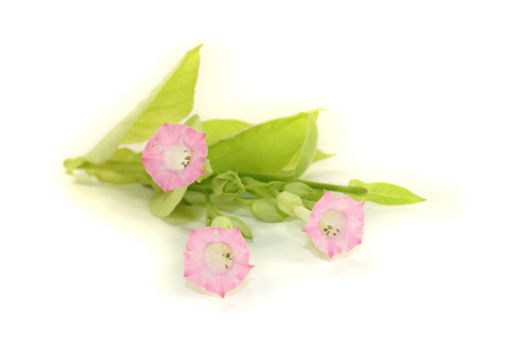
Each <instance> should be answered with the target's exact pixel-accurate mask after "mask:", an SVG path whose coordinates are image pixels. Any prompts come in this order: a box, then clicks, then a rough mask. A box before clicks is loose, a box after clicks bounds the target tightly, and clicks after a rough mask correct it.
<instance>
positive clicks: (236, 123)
mask: <svg viewBox="0 0 525 350" xmlns="http://www.w3.org/2000/svg"><path fill="white" fill-rule="evenodd" d="M252 126H253V124H250V123H247V122H244V121H242V120H237V119H211V120H206V121H204V122H203V123H202V129H203V131H204V132H205V133H206V143H207V144H208V145H213V144H214V143H217V142H218V141H220V140H222V139H226V138H228V137H232V136H235V135H237V134H238V133H240V132H241V131H243V130H245V129H248V128H250V127H252ZM333 156H334V155H333V154H328V153H325V152H323V151H320V150H317V151H316V152H315V156H314V159H313V160H312V163H315V162H318V161H321V160H324V159H328V158H330V157H333Z"/></svg>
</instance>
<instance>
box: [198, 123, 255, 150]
mask: <svg viewBox="0 0 525 350" xmlns="http://www.w3.org/2000/svg"><path fill="white" fill-rule="evenodd" d="M251 126H252V124H250V123H246V122H243V121H242V120H235V119H212V120H206V121H204V122H203V123H202V130H203V131H204V133H205V134H206V143H207V144H208V145H213V144H214V143H217V142H218V141H220V140H222V139H226V138H228V137H231V136H234V135H237V134H238V133H239V132H241V131H243V130H245V129H248V128H249V127H251Z"/></svg>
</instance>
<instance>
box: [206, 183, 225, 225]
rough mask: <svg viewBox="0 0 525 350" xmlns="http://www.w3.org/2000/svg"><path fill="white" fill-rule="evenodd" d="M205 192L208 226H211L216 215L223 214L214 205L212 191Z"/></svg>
mask: <svg viewBox="0 0 525 350" xmlns="http://www.w3.org/2000/svg"><path fill="white" fill-rule="evenodd" d="M203 193H204V197H205V199H206V226H209V225H210V224H211V222H212V220H213V219H214V218H215V217H216V216H219V215H221V212H220V211H219V210H218V209H217V208H216V207H215V205H213V203H212V201H211V198H210V193H209V192H208V191H204V192H203Z"/></svg>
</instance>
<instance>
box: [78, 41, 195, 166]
mask: <svg viewBox="0 0 525 350" xmlns="http://www.w3.org/2000/svg"><path fill="white" fill-rule="evenodd" d="M199 50H200V45H199V46H197V47H195V48H194V49H192V50H190V51H188V52H187V53H186V55H185V56H184V58H183V59H182V60H181V61H180V63H179V65H178V66H177V68H176V69H174V70H173V72H172V73H170V74H169V75H168V77H167V78H166V79H165V80H164V81H163V82H162V83H161V84H160V86H159V87H158V88H157V89H155V90H154V91H153V92H151V94H150V96H149V97H148V98H146V99H145V100H144V101H143V102H141V103H140V104H139V105H138V106H137V108H136V109H135V110H134V111H133V112H131V113H130V114H129V115H128V116H127V117H126V118H124V119H123V120H122V121H121V122H120V123H119V124H118V125H116V126H115V127H114V128H113V129H112V130H111V131H110V132H109V133H108V134H107V135H106V136H104V137H103V138H102V140H101V141H100V142H99V143H98V144H97V145H96V146H95V147H94V148H93V149H92V150H91V151H90V152H89V153H88V154H87V156H86V159H87V160H88V161H90V162H92V163H102V162H104V161H105V160H107V159H109V158H111V156H112V155H113V154H114V153H115V151H116V149H117V147H118V146H119V145H120V144H129V143H139V142H143V141H145V140H147V139H148V138H149V137H151V135H153V133H155V131H157V129H158V128H159V127H160V126H161V125H162V124H164V123H176V122H178V121H180V120H181V119H182V118H184V117H185V116H187V115H188V114H189V113H190V112H191V110H192V109H193V95H194V90H195V84H196V82H197V76H198V72H199V62H200V55H199Z"/></svg>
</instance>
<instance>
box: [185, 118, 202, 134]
mask: <svg viewBox="0 0 525 350" xmlns="http://www.w3.org/2000/svg"><path fill="white" fill-rule="evenodd" d="M184 124H185V125H186V126H189V127H190V128H192V129H195V130H197V131H200V132H202V122H201V118H200V117H199V115H198V114H194V115H192V116H191V117H189V118H188V120H186V121H185V122H184Z"/></svg>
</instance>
